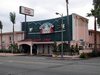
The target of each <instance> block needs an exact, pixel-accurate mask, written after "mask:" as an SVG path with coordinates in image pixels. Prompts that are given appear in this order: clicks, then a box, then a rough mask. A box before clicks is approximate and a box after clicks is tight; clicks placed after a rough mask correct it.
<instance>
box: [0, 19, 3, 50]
mask: <svg viewBox="0 0 100 75" xmlns="http://www.w3.org/2000/svg"><path fill="white" fill-rule="evenodd" d="M2 28H3V25H2V22H1V21H0V29H1V49H2Z"/></svg>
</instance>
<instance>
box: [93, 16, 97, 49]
mask: <svg viewBox="0 0 100 75" xmlns="http://www.w3.org/2000/svg"><path fill="white" fill-rule="evenodd" d="M96 31H97V28H96V17H94V50H97V33H96Z"/></svg>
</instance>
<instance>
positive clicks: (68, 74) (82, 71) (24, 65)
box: [0, 56, 100, 75]
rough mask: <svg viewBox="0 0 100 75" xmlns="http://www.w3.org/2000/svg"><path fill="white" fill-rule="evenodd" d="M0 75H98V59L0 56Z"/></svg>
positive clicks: (99, 67) (99, 62)
mask: <svg viewBox="0 0 100 75" xmlns="http://www.w3.org/2000/svg"><path fill="white" fill-rule="evenodd" d="M0 75H100V57H98V58H91V59H86V60H82V59H81V60H70V59H66V60H60V59H57V60H56V59H53V58H51V57H43V56H42V57H40V56H1V57H0Z"/></svg>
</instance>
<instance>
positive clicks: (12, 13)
mask: <svg viewBox="0 0 100 75" xmlns="http://www.w3.org/2000/svg"><path fill="white" fill-rule="evenodd" d="M15 18H16V14H15V12H10V21H11V22H12V23H13V42H12V44H14V43H15V42H14V24H15ZM12 53H13V50H12Z"/></svg>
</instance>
